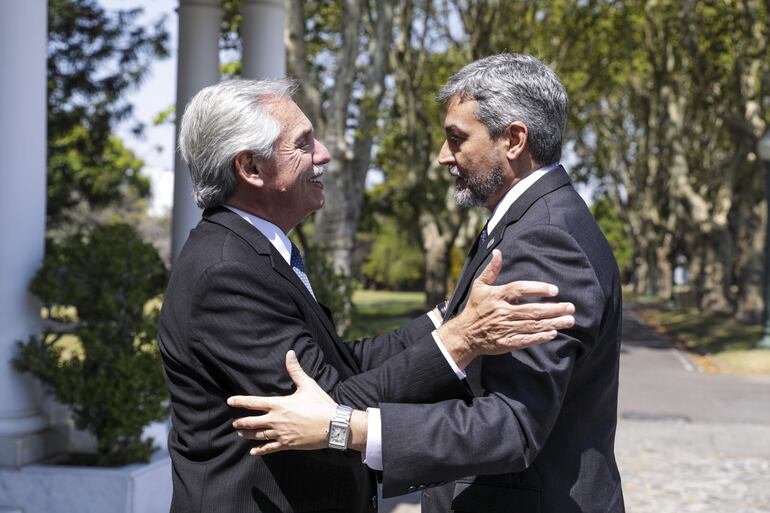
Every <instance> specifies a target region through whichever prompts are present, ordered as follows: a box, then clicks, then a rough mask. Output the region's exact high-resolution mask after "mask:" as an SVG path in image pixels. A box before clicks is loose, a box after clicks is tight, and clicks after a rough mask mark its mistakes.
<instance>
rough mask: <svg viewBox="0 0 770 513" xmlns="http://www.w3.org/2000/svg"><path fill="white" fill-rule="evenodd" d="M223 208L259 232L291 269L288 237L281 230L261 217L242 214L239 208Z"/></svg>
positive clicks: (228, 206) (226, 206) (246, 213)
mask: <svg viewBox="0 0 770 513" xmlns="http://www.w3.org/2000/svg"><path fill="white" fill-rule="evenodd" d="M225 208H227V209H228V210H230V211H232V212H234V213H236V214H238V215H239V216H241V217H242V218H243V219H244V220H245V221H246V222H247V223H249V224H250V225H251V226H253V227H254V228H256V229H257V230H259V231H260V233H262V235H264V236H265V237H266V238H267V240H269V241H270V244H272V245H273V247H274V248H275V249H277V250H278V253H280V255H281V256H282V257H283V259H284V260H286V263H287V264H289V267H291V241H290V240H289V237H288V236H287V235H286V234H285V233H283V230H281V229H280V228H278V227H277V226H276V225H274V224H273V223H271V222H270V221H266V220H264V219H262V218H261V217H257V216H255V215H254V214H249V213H248V212H244V211H243V210H241V209H239V208H235V207H231V206H230V205H225Z"/></svg>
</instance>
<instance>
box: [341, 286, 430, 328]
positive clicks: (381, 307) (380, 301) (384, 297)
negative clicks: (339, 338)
mask: <svg viewBox="0 0 770 513" xmlns="http://www.w3.org/2000/svg"><path fill="white" fill-rule="evenodd" d="M353 305H354V307H355V311H354V313H353V319H352V323H351V327H350V331H349V333H348V335H346V337H345V338H346V339H354V338H360V337H370V336H372V335H378V334H382V333H387V332H388V331H390V330H393V329H395V328H398V327H399V326H401V325H403V324H405V323H407V322H408V321H410V320H412V319H414V318H415V317H417V316H418V315H420V314H422V313H425V309H424V305H425V293H424V292H397V291H390V290H357V291H356V292H355V293H353Z"/></svg>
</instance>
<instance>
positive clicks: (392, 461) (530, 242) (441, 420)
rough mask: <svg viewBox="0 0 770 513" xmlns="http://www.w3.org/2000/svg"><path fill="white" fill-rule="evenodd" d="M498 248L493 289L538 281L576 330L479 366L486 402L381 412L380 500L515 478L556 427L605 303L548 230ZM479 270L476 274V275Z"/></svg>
mask: <svg viewBox="0 0 770 513" xmlns="http://www.w3.org/2000/svg"><path fill="white" fill-rule="evenodd" d="M514 240H515V243H514V244H510V245H507V246H506V247H504V248H503V259H504V261H503V269H502V272H501V274H500V276H499V277H498V281H497V282H498V283H503V282H510V281H514V280H522V279H526V280H539V281H546V282H550V283H554V284H556V285H558V286H559V291H560V292H559V294H560V295H559V297H558V298H557V300H559V301H571V302H573V303H574V304H575V309H576V313H575V326H574V327H573V328H572V329H570V330H565V331H563V332H560V333H559V334H558V336H557V338H556V339H555V340H553V341H551V342H547V343H545V344H542V345H539V346H536V347H531V348H528V349H525V350H522V351H515V352H513V353H510V354H503V355H499V356H494V357H485V358H484V359H483V361H482V362H481V363H482V371H481V376H482V385H483V388H484V395H483V396H481V397H476V398H474V399H473V401H472V402H463V401H458V400H449V401H442V402H440V403H437V404H432V405H425V404H423V405H416V404H381V405H380V409H381V418H382V437H383V440H382V443H383V447H382V449H383V465H384V473H383V495H384V496H386V497H389V496H393V495H400V494H404V493H407V492H410V491H413V490H414V488H415V486H417V485H420V484H422V485H423V486H422V487H424V485H425V484H426V483H427V484H428V486H430V485H431V484H443V482H445V481H451V480H454V479H457V478H460V477H463V476H468V475H476V474H500V473H508V472H516V471H521V470H523V469H525V468H526V467H528V466H529V465H530V463H531V462H532V460H533V459H534V458H535V456H537V454H538V451H539V450H540V448H541V447H542V446H543V444H544V443H545V441H546V439H547V438H548V435H549V433H550V431H551V429H552V427H553V426H554V424H555V422H556V419H557V418H558V416H559V414H560V412H561V408H562V404H563V401H564V398H565V394H566V391H567V387H568V384H569V382H570V379H571V376H572V373H573V371H574V368H575V362H576V361H577V360H578V359H580V358H583V357H585V355H586V354H588V353H589V352H590V350H591V347H592V345H593V343H594V341H595V340H596V338H597V334H598V330H599V326H600V324H601V315H602V310H603V309H602V305H603V303H604V294H603V292H602V290H601V288H600V286H599V284H598V281H597V279H596V275H595V274H594V270H593V268H592V267H591V266H590V264H589V262H588V259H587V257H586V256H585V254H584V253H583V251H582V249H581V248H580V247H579V245H578V244H577V242H576V241H575V240H574V239H573V238H572V237H571V236H570V235H569V234H568V233H567V232H565V231H563V230H560V229H558V228H555V227H552V226H539V227H534V228H530V229H528V230H527V231H525V232H523V233H521V234H518V235H517V236H516V237H515V239H514ZM483 265H484V264H482V266H481V268H483Z"/></svg>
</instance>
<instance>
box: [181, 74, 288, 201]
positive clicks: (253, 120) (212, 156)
mask: <svg viewBox="0 0 770 513" xmlns="http://www.w3.org/2000/svg"><path fill="white" fill-rule="evenodd" d="M296 88H297V84H296V82H294V81H292V80H284V79H281V80H243V79H235V80H226V81H223V82H220V83H218V84H216V85H213V86H209V87H206V88H204V89H202V90H201V91H200V92H198V94H196V95H195V96H194V97H193V98H192V100H190V102H189V103H188V104H187V107H186V108H185V110H184V115H183V116H182V123H181V125H180V127H179V151H180V153H181V154H182V158H183V159H184V161H185V162H186V163H187V167H188V168H189V170H190V178H192V187H193V197H194V199H195V203H196V204H197V205H198V206H199V207H200V208H210V207H216V206H219V205H222V204H223V203H224V202H225V201H227V199H228V198H229V197H230V196H232V194H233V193H234V192H235V184H236V179H235V177H236V169H235V157H236V155H238V154H239V153H241V152H242V151H250V152H253V153H254V154H255V155H256V156H257V157H262V158H265V159H270V158H272V156H273V144H274V143H275V140H276V139H277V138H278V136H279V135H280V133H281V129H282V127H281V124H280V123H279V122H278V121H277V120H276V119H275V118H274V117H273V116H271V115H270V113H269V112H268V111H267V109H265V106H264V103H265V102H266V101H268V100H272V99H277V98H279V97H287V98H291V96H292V95H293V94H294V92H295V91H296Z"/></svg>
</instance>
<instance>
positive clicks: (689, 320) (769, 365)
mask: <svg viewBox="0 0 770 513" xmlns="http://www.w3.org/2000/svg"><path fill="white" fill-rule="evenodd" d="M636 311H637V312H638V313H639V314H640V315H641V316H642V317H643V318H644V320H645V321H647V322H648V323H649V324H651V325H652V326H654V327H655V328H656V329H657V330H658V331H660V332H662V333H666V334H667V335H668V336H669V337H671V338H672V339H673V340H674V342H675V343H676V345H677V347H679V348H680V349H683V350H685V351H688V352H690V354H691V355H692V356H693V358H694V359H695V360H697V361H698V363H700V364H701V366H703V367H704V368H705V369H706V370H710V371H712V372H725V373H738V374H770V351H768V350H763V349H755V348H754V347H755V345H756V343H757V342H758V341H759V339H760V338H761V337H762V326H760V325H757V324H742V323H740V322H737V321H736V320H734V319H733V318H732V317H731V316H729V315H724V314H713V313H705V312H701V311H699V310H698V309H696V308H676V307H671V306H668V305H667V304H665V303H661V302H647V303H644V304H640V303H637V308H636Z"/></svg>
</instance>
